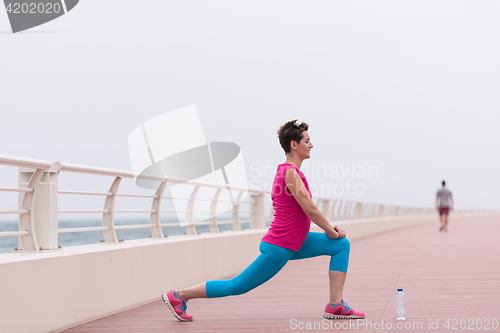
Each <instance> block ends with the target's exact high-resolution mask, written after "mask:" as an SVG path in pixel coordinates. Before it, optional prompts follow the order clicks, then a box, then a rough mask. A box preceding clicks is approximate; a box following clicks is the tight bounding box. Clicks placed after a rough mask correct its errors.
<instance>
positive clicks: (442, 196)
mask: <svg viewBox="0 0 500 333" xmlns="http://www.w3.org/2000/svg"><path fill="white" fill-rule="evenodd" d="M442 184H443V187H442V188H441V189H439V190H438V191H437V193H436V208H437V210H438V211H439V218H440V220H441V228H439V231H440V232H441V231H443V230H444V231H445V232H446V231H448V214H449V213H450V209H453V196H452V195H451V192H450V191H449V190H448V189H447V188H446V182H445V181H444V180H443V182H442Z"/></svg>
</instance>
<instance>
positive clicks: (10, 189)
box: [0, 187, 33, 192]
mask: <svg viewBox="0 0 500 333" xmlns="http://www.w3.org/2000/svg"><path fill="white" fill-rule="evenodd" d="M0 191H5V192H33V189H32V188H18V187H0Z"/></svg>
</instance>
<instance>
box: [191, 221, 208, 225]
mask: <svg viewBox="0 0 500 333" xmlns="http://www.w3.org/2000/svg"><path fill="white" fill-rule="evenodd" d="M211 223H212V222H210V221H208V222H195V223H193V225H209V224H211Z"/></svg>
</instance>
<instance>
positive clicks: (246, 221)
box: [240, 220, 253, 223]
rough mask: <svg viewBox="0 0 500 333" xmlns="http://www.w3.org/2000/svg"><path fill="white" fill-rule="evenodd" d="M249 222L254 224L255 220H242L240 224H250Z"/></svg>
mask: <svg viewBox="0 0 500 333" xmlns="http://www.w3.org/2000/svg"><path fill="white" fill-rule="evenodd" d="M249 222H253V220H240V223H249Z"/></svg>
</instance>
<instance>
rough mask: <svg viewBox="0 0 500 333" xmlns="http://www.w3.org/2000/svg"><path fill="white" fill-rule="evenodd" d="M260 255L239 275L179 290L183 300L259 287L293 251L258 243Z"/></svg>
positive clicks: (236, 293) (238, 293) (220, 295)
mask: <svg viewBox="0 0 500 333" xmlns="http://www.w3.org/2000/svg"><path fill="white" fill-rule="evenodd" d="M259 249H260V252H261V254H260V255H259V256H258V257H257V259H255V260H254V261H253V262H252V263H251V264H250V265H249V266H248V267H247V268H246V269H245V270H244V271H243V272H241V274H239V275H238V276H235V277H234V278H232V279H228V280H210V281H207V282H202V283H200V284H197V285H195V286H192V287H189V288H185V289H180V290H179V291H178V292H179V295H180V296H181V297H183V298H185V299H192V298H214V297H225V296H232V295H241V294H244V293H247V292H249V291H250V290H252V289H254V288H256V287H258V286H260V285H261V284H263V283H264V282H266V281H268V280H269V279H270V278H272V277H273V276H274V275H276V274H277V273H278V272H279V271H280V270H281V269H282V268H283V266H285V264H286V263H287V261H288V260H289V259H290V257H292V256H293V254H294V253H295V251H293V250H289V249H285V248H283V247H280V246H276V245H272V244H269V243H265V242H261V243H260V247H259Z"/></svg>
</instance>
